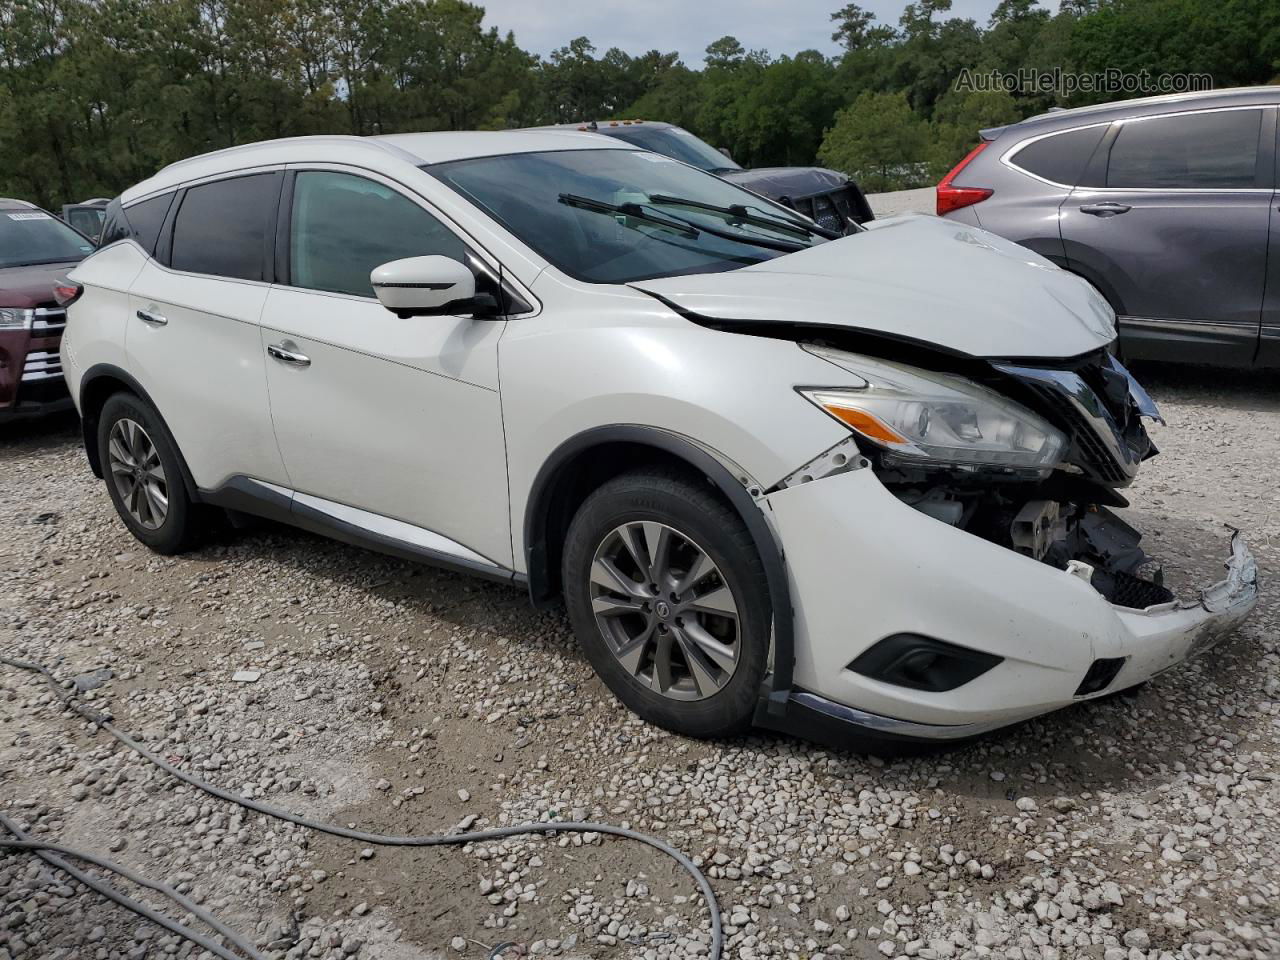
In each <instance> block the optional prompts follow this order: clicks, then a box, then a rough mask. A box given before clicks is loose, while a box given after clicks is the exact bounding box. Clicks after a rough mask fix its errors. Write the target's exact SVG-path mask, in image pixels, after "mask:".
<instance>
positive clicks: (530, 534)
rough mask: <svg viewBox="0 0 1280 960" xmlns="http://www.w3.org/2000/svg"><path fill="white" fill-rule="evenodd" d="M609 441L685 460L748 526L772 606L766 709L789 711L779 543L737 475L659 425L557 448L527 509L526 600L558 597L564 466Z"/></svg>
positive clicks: (788, 619)
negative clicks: (556, 557) (555, 505)
mask: <svg viewBox="0 0 1280 960" xmlns="http://www.w3.org/2000/svg"><path fill="white" fill-rule="evenodd" d="M610 443H632V444H638V445H641V446H649V447H653V448H654V449H657V450H661V451H663V452H665V453H669V454H672V455H673V456H676V457H678V458H679V459H681V460H683V461H685V462H686V463H688V464H689V465H690V466H692V467H694V468H696V469H697V470H699V471H700V472H701V473H703V474H704V475H705V476H706V477H707V478H708V479H709V480H711V482H712V483H714V484H715V485H716V488H717V489H718V490H720V492H721V493H723V494H724V495H725V497H726V498H727V499H728V500H729V503H730V504H732V506H733V508H734V509H735V510H736V511H737V512H738V515H739V516H741V517H742V520H743V522H744V523H745V524H746V525H747V532H748V533H750V534H751V539H752V541H753V542H754V543H755V546H756V550H757V551H759V553H760V561H761V563H762V564H763V565H764V572H765V578H766V580H767V582H768V584H769V600H770V602H771V604H772V605H773V673H772V674H771V675H770V677H769V678H768V679H767V680H766V681H765V683H766V690H765V693H764V698H765V699H766V700H767V701H768V703H767V707H766V709H767V712H769V713H770V714H772V715H774V716H780V715H781V714H782V713H784V712H785V711H786V710H787V701H788V699H789V698H790V695H791V679H792V673H793V670H794V667H795V614H794V610H793V608H792V604H791V587H790V585H789V583H788V581H787V570H786V565H785V563H784V560H783V552H782V545H781V544H779V543H778V541H777V538H776V537H775V536H774V534H773V530H772V529H771V528H770V527H769V524H768V523H767V521H766V520H765V518H764V514H763V513H762V512H761V510H760V507H759V506H758V505H757V504H756V502H755V500H754V499H753V498H752V496H751V494H750V493H748V492H747V490H746V488H744V487H743V486H742V484H741V483H740V482H739V481H738V479H737V478H736V477H734V476H733V474H732V473H730V472H729V471H728V470H727V469H726V468H725V467H724V465H723V464H721V463H720V461H719V460H717V459H716V458H715V457H713V456H711V454H709V453H708V452H707V451H706V450H703V449H702V448H701V447H699V446H697V445H696V444H694V443H693V442H691V441H689V440H687V439H685V438H684V437H681V436H679V435H677V434H674V433H671V432H669V431H666V430H661V429H659V428H657V427H648V426H643V425H640V424H618V425H615V426H608V427H595V428H593V429H591V430H586V431H584V432H582V433H580V434H578V435H577V436H574V437H571V438H569V439H568V440H566V441H564V442H563V443H562V444H560V446H558V447H556V449H555V450H554V451H553V452H552V454H551V456H549V457H548V458H547V459H546V461H545V462H544V463H543V465H542V468H541V469H540V470H539V471H538V475H537V476H536V477H535V478H534V481H533V486H532V487H531V488H530V491H529V500H528V503H527V505H526V509H525V516H524V551H525V563H526V569H527V570H528V577H529V596H530V599H531V600H532V601H533V603H534V605H535V606H545V605H546V603H547V602H548V601H549V600H551V599H553V598H554V597H555V596H556V591H555V590H554V589H553V588H552V583H553V582H554V577H553V576H552V574H551V572H550V571H549V570H548V553H549V551H548V544H547V526H548V520H549V516H550V510H551V504H552V501H553V498H554V493H555V489H556V487H557V486H558V484H559V483H560V481H561V480H562V479H564V475H565V469H566V467H567V465H568V464H569V463H570V461H572V460H573V459H574V458H575V457H576V456H578V455H579V454H581V453H583V452H584V451H586V450H589V449H591V448H592V447H598V446H603V445H605V444H610Z"/></svg>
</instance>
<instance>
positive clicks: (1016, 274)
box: [634, 217, 1115, 358]
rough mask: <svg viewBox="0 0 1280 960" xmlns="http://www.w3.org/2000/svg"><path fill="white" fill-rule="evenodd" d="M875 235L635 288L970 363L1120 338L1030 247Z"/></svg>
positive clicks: (1100, 306) (702, 308)
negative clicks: (911, 344)
mask: <svg viewBox="0 0 1280 960" xmlns="http://www.w3.org/2000/svg"><path fill="white" fill-rule="evenodd" d="M868 228H869V229H868V230H867V232H866V233H861V234H855V235H854V236H851V237H844V238H842V239H840V240H836V241H833V242H831V243H825V244H821V245H819V246H816V247H811V248H809V249H808V250H801V251H799V252H798V253H793V254H789V255H788V256H785V257H779V258H777V259H774V260H767V261H765V262H764V263H759V264H755V265H753V266H750V267H744V268H743V269H741V270H733V271H730V272H728V273H704V274H694V275H691V276H685V277H665V278H662V279H659V280H642V281H639V282H637V283H636V284H634V286H637V287H640V288H641V289H644V290H651V291H653V292H654V293H657V294H659V295H661V296H663V297H665V298H666V299H668V300H670V301H672V302H674V303H676V304H678V305H679V306H681V307H683V308H685V309H688V310H691V311H693V312H694V313H699V314H703V315H705V316H708V317H713V318H715V319H723V320H767V321H774V322H778V323H800V322H803V323H814V324H825V325H829V326H839V327H850V328H853V329H858V330H870V331H874V332H877V333H885V334H889V335H891V336H896V337H903V338H906V339H909V340H916V341H920V342H922V343H930V344H936V345H938V346H941V347H944V348H946V349H950V350H954V351H957V352H960V353H966V354H969V355H970V356H974V357H1052V358H1059V357H1074V356H1079V355H1080V354H1083V353H1089V352H1090V351H1092V350H1097V349H1099V348H1100V347H1104V346H1106V345H1107V344H1108V343H1109V342H1111V340H1112V339H1114V337H1115V314H1114V313H1113V312H1112V310H1111V308H1110V307H1109V306H1108V305H1107V303H1106V301H1105V300H1103V299H1102V297H1101V296H1100V295H1099V294H1098V293H1097V291H1095V290H1094V289H1093V287H1091V286H1090V285H1089V284H1087V283H1085V282H1084V281H1083V280H1081V279H1080V278H1079V277H1076V276H1074V275H1072V274H1070V273H1067V272H1066V271H1065V270H1060V269H1059V268H1058V267H1056V266H1054V265H1053V264H1052V263H1050V262H1049V261H1048V260H1046V259H1044V258H1043V257H1041V256H1040V255H1039V254H1036V253H1032V252H1031V251H1030V250H1028V249H1026V248H1025V247H1021V246H1018V245H1017V244H1015V243H1011V242H1009V241H1008V240H1005V239H1003V238H1001V237H997V236H996V235H995V234H993V233H987V232H986V231H984V230H979V229H977V228H975V227H969V226H965V225H963V224H957V223H954V222H952V221H948V220H939V219H938V218H937V217H899V218H896V219H893V220H875V221H873V222H872V223H870V224H868Z"/></svg>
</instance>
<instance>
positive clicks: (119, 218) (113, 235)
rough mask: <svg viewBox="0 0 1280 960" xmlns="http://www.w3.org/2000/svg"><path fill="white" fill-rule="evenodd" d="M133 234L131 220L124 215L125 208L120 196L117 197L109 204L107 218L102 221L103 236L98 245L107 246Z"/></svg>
mask: <svg viewBox="0 0 1280 960" xmlns="http://www.w3.org/2000/svg"><path fill="white" fill-rule="evenodd" d="M132 235H133V234H132V231H131V230H130V229H129V221H128V220H126V219H125V216H124V208H123V207H121V206H120V198H119V197H117V198H116V199H115V200H112V201H111V202H110V203H108V204H107V212H106V219H104V220H103V222H102V236H101V237H100V238H99V239H98V245H99V246H101V247H105V246H106V245H107V244H109V243H115V242H116V241H117V240H126V239H128V238H129V237H130V236H132Z"/></svg>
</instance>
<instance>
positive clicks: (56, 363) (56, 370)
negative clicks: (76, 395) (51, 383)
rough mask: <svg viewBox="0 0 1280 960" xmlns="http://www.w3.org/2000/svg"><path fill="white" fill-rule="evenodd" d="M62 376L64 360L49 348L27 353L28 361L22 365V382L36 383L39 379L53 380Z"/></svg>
mask: <svg viewBox="0 0 1280 960" xmlns="http://www.w3.org/2000/svg"><path fill="white" fill-rule="evenodd" d="M61 376H62V360H61V359H60V358H59V357H58V355H57V354H56V353H53V352H51V351H49V350H35V351H33V352H31V353H28V354H27V361H26V363H24V364H23V365H22V382H23V383H35V382H37V381H39V380H53V379H55V378H57V377H61Z"/></svg>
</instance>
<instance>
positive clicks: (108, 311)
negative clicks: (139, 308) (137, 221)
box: [58, 241, 147, 410]
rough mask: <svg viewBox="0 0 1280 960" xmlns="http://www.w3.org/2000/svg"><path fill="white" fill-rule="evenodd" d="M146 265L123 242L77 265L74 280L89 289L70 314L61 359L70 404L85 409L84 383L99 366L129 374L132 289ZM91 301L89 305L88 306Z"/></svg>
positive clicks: (140, 255)
mask: <svg viewBox="0 0 1280 960" xmlns="http://www.w3.org/2000/svg"><path fill="white" fill-rule="evenodd" d="M146 262H147V257H146V254H144V253H143V252H142V248H141V247H139V246H138V245H137V244H136V243H132V242H129V241H124V242H121V243H113V244H112V245H111V246H109V247H104V248H102V249H101V250H99V251H97V252H95V253H93V254H91V255H90V256H89V257H88V258H86V259H85V260H83V261H81V262H80V263H78V264H76V266H75V269H73V270H72V271H71V272H70V274H69V276H71V277H72V278H74V279H75V280H76V281H77V282H79V283H83V284H85V286H86V293H85V296H84V297H82V298H81V300H80V302H78V303H73V304H72V305H71V309H70V310H69V311H68V315H69V316H70V317H74V318H75V322H74V323H72V322H70V321H68V323H67V326H66V329H64V330H63V332H62V344H61V345H60V347H59V348H58V349H59V354H60V356H61V359H62V372H63V376H64V377H65V379H66V381H67V388H68V389H69V390H70V391H71V398H72V400H73V402H74V403H75V404H76V409H77V410H78V409H79V407H80V380H81V378H82V377H83V376H84V372H85V370H87V369H88V368H89V367H90V366H92V365H93V364H95V363H109V364H112V365H113V366H117V367H120V368H122V369H123V368H124V367H125V366H126V365H127V358H126V356H125V333H126V331H127V329H128V318H129V317H130V316H131V315H132V313H131V311H130V310H129V287H130V286H131V285H132V283H133V280H134V278H135V277H136V276H137V275H138V274H139V273H140V272H141V271H142V268H143V266H144V265H145V264H146ZM86 301H87V302H86Z"/></svg>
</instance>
